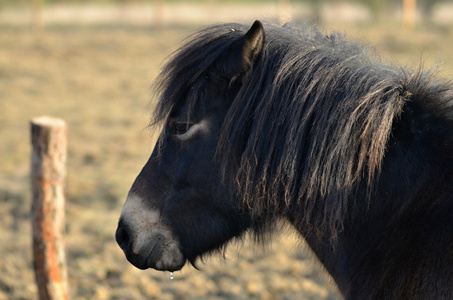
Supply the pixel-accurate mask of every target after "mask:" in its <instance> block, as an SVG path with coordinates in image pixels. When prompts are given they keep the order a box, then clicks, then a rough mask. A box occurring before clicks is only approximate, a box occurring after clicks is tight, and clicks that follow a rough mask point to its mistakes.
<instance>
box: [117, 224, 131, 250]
mask: <svg viewBox="0 0 453 300" xmlns="http://www.w3.org/2000/svg"><path fill="white" fill-rule="evenodd" d="M115 239H116V242H117V243H118V245H120V247H121V249H123V251H126V249H127V248H128V246H129V242H130V234H129V230H128V228H127V226H126V225H124V223H123V222H122V221H120V222H119V224H118V228H117V229H116V233H115Z"/></svg>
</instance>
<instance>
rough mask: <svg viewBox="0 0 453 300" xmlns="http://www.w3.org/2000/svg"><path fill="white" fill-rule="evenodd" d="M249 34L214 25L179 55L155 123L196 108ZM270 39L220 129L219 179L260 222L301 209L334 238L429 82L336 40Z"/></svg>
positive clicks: (286, 34) (293, 32)
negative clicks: (221, 64)
mask: <svg viewBox="0 0 453 300" xmlns="http://www.w3.org/2000/svg"><path fill="white" fill-rule="evenodd" d="M247 29H248V27H247V26H243V25H239V24H224V25H218V26H214V27H211V28H208V29H206V30H203V31H201V32H200V33H198V34H196V35H195V36H193V37H192V38H191V40H190V41H189V42H188V43H187V44H186V45H185V46H183V47H182V48H180V49H179V50H177V51H176V52H175V54H174V55H173V56H172V58H171V59H170V61H169V62H168V64H167V65H166V66H165V68H164V69H163V71H162V73H161V75H160V77H159V78H158V81H157V90H158V93H159V94H160V100H159V102H158V103H157V106H156V110H155V115H154V121H155V122H156V123H159V122H161V121H164V120H165V119H166V118H167V117H168V115H169V113H170V111H171V110H172V109H173V108H174V107H183V106H184V107H185V108H187V109H188V114H190V113H191V110H194V109H196V106H197V105H196V104H197V101H199V99H201V98H202V97H200V95H196V93H197V92H196V91H200V92H202V90H203V89H200V88H199V87H200V86H194V84H197V83H196V82H197V80H198V79H199V78H200V76H202V75H203V73H204V72H205V71H206V70H207V69H208V68H209V66H211V65H212V64H213V63H214V62H215V61H216V59H218V58H219V57H220V55H221V54H222V53H223V52H224V51H226V49H227V48H228V46H229V45H230V44H231V42H232V41H234V40H235V39H237V38H238V37H240V36H242V35H243V34H244V33H245V32H246V31H247ZM265 31H266V41H265V45H264V49H263V51H262V53H261V58H260V60H259V62H258V63H257V65H256V66H254V70H253V72H252V73H251V74H249V77H248V80H247V81H246V82H245V83H244V85H243V86H242V87H241V88H240V90H239V93H238V94H237V96H236V97H235V99H234V100H233V102H232V104H231V107H230V109H229V111H228V112H227V115H226V117H225V120H224V123H223V125H222V129H221V133H220V137H219V140H218V145H217V155H218V159H219V161H220V164H221V170H222V175H223V177H224V178H225V179H226V181H227V182H230V183H232V184H234V186H235V189H236V190H237V191H238V193H239V194H240V195H241V196H242V197H243V201H244V204H245V205H246V206H247V207H248V208H249V209H250V211H251V212H252V214H253V215H255V216H256V217H261V216H263V215H272V214H274V212H276V211H278V212H279V213H281V212H283V213H285V212H288V211H289V210H291V209H293V208H294V207H296V206H300V205H301V206H302V207H303V222H304V224H308V225H311V226H313V228H316V229H318V230H319V231H324V232H325V231H326V230H328V232H329V233H330V234H331V236H333V237H334V236H336V235H337V234H338V232H339V231H341V230H342V226H343V223H344V219H345V216H346V214H347V209H348V206H350V205H352V203H351V201H353V200H352V199H353V197H351V195H353V194H354V193H355V192H356V190H357V189H358V186H359V184H365V185H367V186H368V187H369V190H370V191H371V190H372V187H373V185H374V184H375V182H376V178H377V175H378V174H379V172H380V168H381V163H382V160H383V158H384V154H385V151H386V147H387V143H388V140H389V137H390V135H391V131H392V126H393V124H394V121H395V120H398V118H399V117H400V115H401V113H402V112H403V110H404V106H405V104H406V103H407V102H408V101H411V95H412V94H413V93H418V92H421V91H423V90H424V89H426V88H427V87H428V86H429V85H430V77H429V76H426V74H424V73H423V72H421V71H420V72H415V73H410V74H406V73H405V72H404V71H403V70H401V69H399V68H396V67H392V66H388V65H385V64H383V63H381V62H379V61H376V60H373V59H371V58H370V54H369V52H370V51H368V50H367V49H366V48H365V47H363V46H362V45H360V44H359V43H354V42H349V41H346V40H345V38H344V37H343V36H342V35H341V34H338V33H334V34H331V35H328V36H326V35H324V34H322V33H321V32H320V31H319V30H318V29H316V28H314V27H311V28H309V27H303V28H300V29H298V28H294V27H292V26H283V27H279V26H275V25H271V24H265ZM201 82H203V81H201ZM198 84H199V85H200V84H203V83H198ZM194 91H195V92H194ZM318 215H322V216H323V217H321V218H317V217H316V216H318ZM273 217H275V215H273V216H272V217H270V218H269V219H272V218H273Z"/></svg>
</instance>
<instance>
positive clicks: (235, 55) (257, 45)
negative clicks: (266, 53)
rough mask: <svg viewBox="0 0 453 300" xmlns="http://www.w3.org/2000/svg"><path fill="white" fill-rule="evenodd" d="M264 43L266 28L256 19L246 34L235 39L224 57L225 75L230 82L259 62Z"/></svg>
mask: <svg viewBox="0 0 453 300" xmlns="http://www.w3.org/2000/svg"><path fill="white" fill-rule="evenodd" d="M263 45H264V28H263V24H261V22H260V21H258V20H257V21H255V22H254V23H253V25H252V27H251V28H250V29H249V31H247V33H246V34H245V35H243V36H242V37H240V38H239V39H237V40H236V41H234V42H233V43H232V44H231V46H230V47H229V48H228V50H227V53H225V56H224V57H223V59H222V61H221V63H222V64H223V66H224V67H223V68H222V69H223V72H224V75H226V76H227V78H228V79H229V81H230V84H231V83H232V82H233V81H235V80H236V79H238V78H239V77H241V76H242V75H244V74H246V73H247V72H248V71H249V70H250V69H251V68H252V67H253V65H254V64H255V63H256V62H257V60H258V58H259V56H260V54H261V51H262V50H263Z"/></svg>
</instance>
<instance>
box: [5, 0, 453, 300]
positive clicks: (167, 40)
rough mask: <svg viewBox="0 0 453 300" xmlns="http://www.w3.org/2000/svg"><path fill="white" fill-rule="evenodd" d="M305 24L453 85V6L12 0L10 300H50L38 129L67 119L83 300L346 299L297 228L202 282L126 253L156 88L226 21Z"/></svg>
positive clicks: (74, 248) (200, 276)
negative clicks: (127, 217)
mask: <svg viewBox="0 0 453 300" xmlns="http://www.w3.org/2000/svg"><path fill="white" fill-rule="evenodd" d="M255 19H262V20H269V21H272V22H275V23H284V22H287V21H292V22H294V23H296V24H301V23H308V24H309V25H316V26H318V27H319V28H320V29H321V31H323V32H325V33H326V34H327V33H329V32H332V31H338V32H341V33H344V34H345V35H346V36H347V37H348V38H349V39H354V40H359V41H361V42H362V43H363V44H366V45H371V48H372V49H373V52H374V50H375V52H376V53H379V55H380V57H381V59H382V60H384V61H387V62H389V63H391V64H398V65H401V66H407V67H408V68H413V69H416V68H418V66H419V65H420V64H422V65H423V66H424V68H437V69H438V72H439V75H440V76H442V77H447V78H453V57H452V50H451V49H453V1H452V0H417V1H415V0H404V1H403V0H401V1H400V0H398V1H397V0H363V1H359V0H350V1H342V0H325V1H315V0H305V1H302V0H299V1H290V0H280V1H276V0H275V1H271V0H269V1H254V0H244V1H239V0H228V1H220V0H197V1H195V0H194V1H182V0H168V1H165V0H155V1H147V0H129V1H126V0H123V1H120V0H117V1H114V0H94V1H89V0H79V1H75V0H47V1H44V0H32V1H26V0H16V1H13V0H11V1H7V0H0V299H37V288H36V285H35V281H34V273H33V264H32V251H31V249H32V248H31V224H30V206H31V199H30V198H31V195H30V194H31V193H30V186H29V181H30V179H29V173H30V151H31V147H30V133H29V126H30V125H29V121H30V119H31V118H32V117H36V116H40V115H51V116H55V117H60V118H63V119H64V120H66V122H67V123H68V127H69V147H68V161H67V173H68V175H67V182H66V198H67V201H66V220H67V225H66V252H67V263H68V278H69V285H70V295H71V298H72V299H338V294H337V292H336V290H335V286H334V285H333V284H332V282H331V280H330V278H329V277H328V276H326V275H325V274H324V272H323V270H322V267H321V266H320V265H318V264H317V263H316V262H314V259H313V257H312V254H311V253H310V251H309V250H308V249H307V247H306V246H304V244H303V242H302V241H300V240H299V239H297V237H296V235H295V234H294V232H292V231H291V229H289V228H285V229H282V230H281V231H279V232H278V233H276V234H275V236H274V238H273V241H272V243H270V244H269V245H268V246H267V247H265V248H264V249H263V247H261V246H256V245H253V243H252V242H250V241H249V240H248V239H245V240H244V241H243V242H241V243H235V244H232V245H231V246H230V247H228V249H227V251H226V254H225V258H223V257H218V256H214V257H212V258H209V259H207V260H206V261H205V263H204V264H201V265H200V266H201V267H202V269H203V270H202V271H197V270H194V269H193V268H192V267H190V266H188V267H185V268H184V269H183V270H182V271H181V272H177V273H175V274H174V277H175V278H174V279H173V280H170V274H169V273H162V272H156V271H154V270H146V271H140V270H137V269H135V268H134V267H133V266H131V265H130V264H129V263H128V262H127V261H126V259H125V258H124V255H123V253H122V252H121V250H120V249H119V247H118V246H117V245H116V243H115V241H114V232H115V229H116V223H117V221H118V217H119V214H120V211H121V207H122V204H123V202H124V200H125V197H126V195H127V192H128V189H129V187H130V185H131V184H132V182H133V180H134V178H135V176H136V175H137V174H138V172H139V171H140V169H141V167H142V166H143V165H144V163H145V162H146V160H147V158H148V156H149V155H150V153H151V150H152V148H153V144H154V141H155V136H156V135H155V132H153V128H148V126H147V125H148V122H149V118H150V114H151V111H152V108H153V99H152V96H151V95H152V90H151V83H152V82H153V80H154V78H155V77H156V75H157V74H158V72H159V70H160V69H161V68H162V66H163V64H164V62H165V60H166V58H167V57H168V55H170V54H171V53H172V52H173V51H174V50H176V49H177V48H178V46H180V45H181V43H182V41H183V40H184V38H185V37H187V36H188V35H190V34H191V33H193V32H194V31H196V30H198V29H201V28H203V27H205V26H207V25H210V24H215V23H219V22H231V21H236V22H245V23H250V24H251V23H252V22H253V20H255Z"/></svg>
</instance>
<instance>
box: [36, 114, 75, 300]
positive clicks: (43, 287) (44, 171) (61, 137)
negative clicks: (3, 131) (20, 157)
mask: <svg viewBox="0 0 453 300" xmlns="http://www.w3.org/2000/svg"><path fill="white" fill-rule="evenodd" d="M31 142H32V147H33V149H32V154H31V186H32V197H33V199H32V209H31V218H32V220H31V221H32V231H33V256H34V269H35V275H36V283H37V285H38V292H39V299H40V300H56V299H58V300H60V299H61V300H64V299H69V296H68V283H67V268H66V257H65V249H64V242H63V237H64V226H65V215H64V206H65V203H64V202H65V199H64V180H65V177H66V166H65V163H66V148H67V126H66V123H65V122H64V121H63V120H61V119H55V118H49V117H39V118H34V119H32V120H31Z"/></svg>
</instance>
